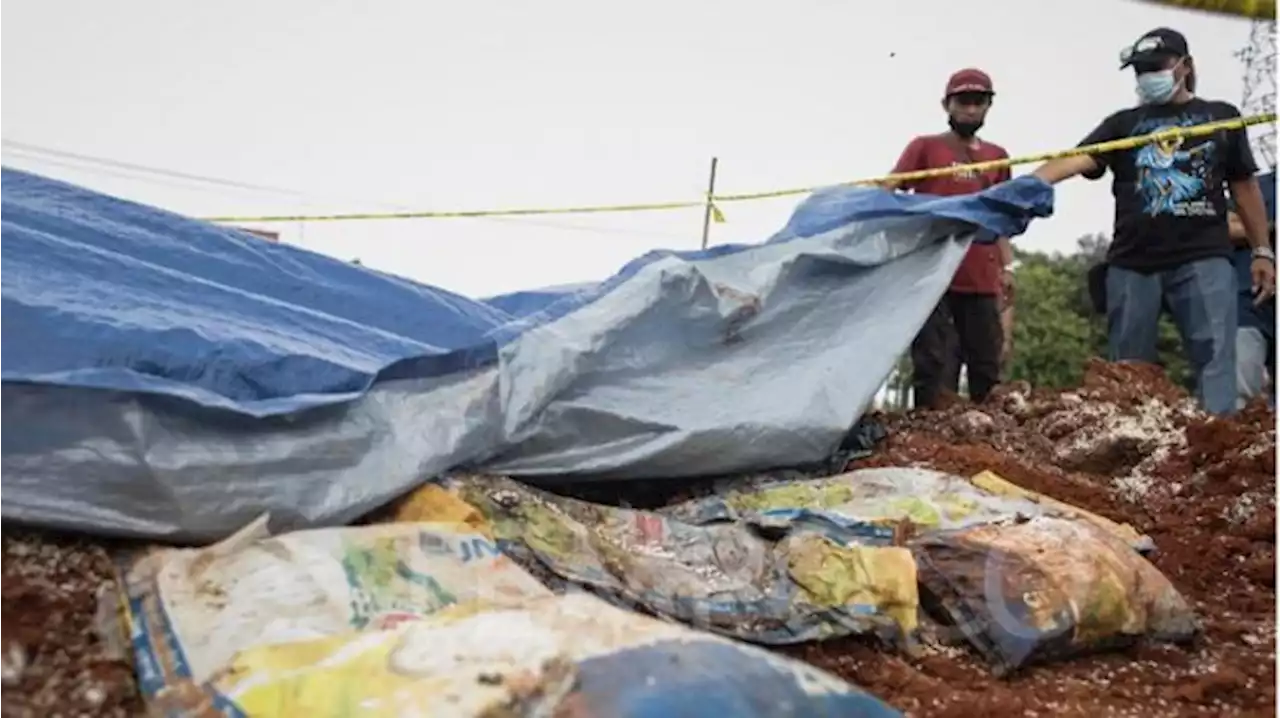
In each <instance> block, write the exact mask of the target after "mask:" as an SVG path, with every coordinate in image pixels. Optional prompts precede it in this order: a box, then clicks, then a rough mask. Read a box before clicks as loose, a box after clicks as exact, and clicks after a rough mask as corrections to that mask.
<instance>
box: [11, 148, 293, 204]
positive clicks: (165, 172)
mask: <svg viewBox="0 0 1280 718" xmlns="http://www.w3.org/2000/svg"><path fill="white" fill-rule="evenodd" d="M0 142H2V143H3V146H4V147H7V148H11V149H14V150H18V151H19V152H25V153H27V154H34V155H37V156H39V155H48V156H50V157H55V158H61V159H65V160H75V161H78V162H85V163H88V164H96V165H101V166H104V167H110V168H114V169H120V170H129V171H133V172H144V173H147V174H153V175H159V176H163V177H171V178H174V179H182V180H187V181H189V182H203V183H206V184H212V185H218V186H222V187H231V188H235V189H241V190H248V191H251V192H269V193H274V194H285V195H291V196H294V197H310V196H311V195H309V194H308V193H305V192H299V191H297V190H292V189H288V188H285V187H272V186H271V185H261V184H253V183H250V182H240V181H237V180H228V179H222V178H220V177H209V176H207V175H198V174H194V173H191V172H180V171H178V170H171V169H166V168H163V167H151V166H148V165H143V164H138V163H136V162H125V161H122V160H114V159H111V158H108V157H95V156H93V155H86V154H81V153H79V152H68V151H66V150H58V149H54V148H52V147H41V146H39V145H32V144H28V143H25V142H17V141H14V140H2V141H0Z"/></svg>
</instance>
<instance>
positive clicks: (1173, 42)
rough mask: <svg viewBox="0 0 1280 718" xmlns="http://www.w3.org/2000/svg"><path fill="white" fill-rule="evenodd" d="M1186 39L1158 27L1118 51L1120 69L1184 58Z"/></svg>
mask: <svg viewBox="0 0 1280 718" xmlns="http://www.w3.org/2000/svg"><path fill="white" fill-rule="evenodd" d="M1189 54H1191V53H1190V51H1189V50H1188V49H1187V38H1186V37H1184V36H1183V35H1182V33H1180V32H1178V31H1177V30H1172V29H1170V28H1167V27H1158V28H1156V29H1154V30H1152V31H1151V32H1148V33H1146V34H1145V35H1143V36H1142V37H1140V38H1138V39H1137V41H1135V42H1134V43H1133V44H1132V45H1130V46H1128V47H1126V48H1125V49H1123V50H1121V51H1120V69H1121V70H1123V69H1125V68H1126V67H1129V66H1130V65H1133V64H1134V63H1139V64H1146V63H1152V62H1159V61H1161V60H1163V59H1165V58H1167V57H1186V56H1187V55H1189Z"/></svg>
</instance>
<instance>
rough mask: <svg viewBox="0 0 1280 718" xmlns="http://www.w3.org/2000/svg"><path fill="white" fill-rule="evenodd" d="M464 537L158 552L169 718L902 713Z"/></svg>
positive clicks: (398, 535) (137, 599) (446, 528)
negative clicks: (547, 578) (538, 576)
mask: <svg viewBox="0 0 1280 718" xmlns="http://www.w3.org/2000/svg"><path fill="white" fill-rule="evenodd" d="M485 546H492V544H491V542H489V540H488V539H487V538H486V537H484V536H483V534H470V533H466V532H465V530H464V529H463V525H461V524H457V523H453V524H389V525H380V526H369V527H361V528H348V529H331V530H318V531H308V532H301V533H295V534H289V535H285V536H279V537H268V536H265V535H263V533H262V528H261V524H256V525H254V526H251V527H250V528H249V529H246V530H245V531H242V532H241V533H239V534H237V535H236V536H234V537H233V538H232V539H228V540H227V541H225V542H223V543H221V544H218V545H215V546H212V547H210V548H207V549H200V550H160V551H154V552H151V553H149V554H147V555H145V556H143V557H141V558H140V559H137V560H135V561H133V562H132V563H131V565H130V567H129V569H128V571H127V575H126V583H125V585H126V590H127V591H128V599H129V600H128V603H127V606H128V610H127V612H126V613H127V616H128V619H129V623H130V629H131V631H130V633H131V637H132V643H133V647H134V651H135V654H136V658H137V670H138V678H139V684H140V686H141V688H142V691H143V694H144V697H145V698H146V700H147V702H148V707H149V708H150V709H151V713H152V714H154V715H166V716H197V715H198V716H207V715H222V716H255V717H263V718H266V717H275V716H280V717H282V718H283V717H292V716H309V717H310V716H314V717H316V718H323V717H325V716H334V717H335V718H336V717H337V716H344V717H345V716H352V715H363V716H371V717H383V716H387V717H389V716H433V717H434V716H440V717H444V718H449V717H456V718H481V717H484V718H495V717H497V716H502V717H504V718H520V717H528V718H533V717H534V716H549V715H580V716H617V717H618V718H665V717H666V716H670V715H679V714H681V712H686V713H687V712H691V713H692V714H694V715H733V716H745V717H747V718H752V717H756V716H758V717H759V718H765V717H766V716H774V715H791V716H814V717H815V718H817V717H818V716H836V715H838V716H854V717H856V716H869V717H880V716H897V715H899V714H898V713H897V712H896V711H894V710H893V709H891V708H889V707H887V706H885V705H884V704H883V703H881V702H880V701H878V700H877V699H875V698H874V697H872V696H869V695H867V694H866V693H864V692H863V691H861V690H859V689H857V688H855V687H853V686H851V685H849V684H847V683H845V682H843V681H841V680H839V679H838V678H835V677H833V676H831V675H829V674H826V673H823V672H822V671H819V670H817V669H814V668H811V667H809V666H807V665H805V664H802V663H798V662H795V661H791V660H789V659H786V658H783V657H781V656H776V655H773V654H770V653H767V652H764V651H761V650H759V649H754V648H751V647H748V646H744V645H739V644H735V643H732V642H730V641H727V640H725V639H720V638H717V637H715V636H711V635H709V634H700V633H697V632H695V631H692V630H690V629H688V628H685V627H682V626H678V625H676V624H671V623H666V622H662V621H658V620H655V619H651V618H646V617H642V616H638V615H635V614H631V613H628V612H626V611H622V610H619V609H616V608H613V607H611V606H609V605H607V604H605V603H604V602H602V601H600V600H599V599H597V598H594V597H592V596H589V595H586V594H581V593H573V594H569V595H565V596H553V595H551V594H550V593H549V592H548V591H547V590H546V589H544V588H543V587H542V586H540V585H539V584H538V583H537V582H536V581H535V580H534V579H533V578H532V577H531V576H529V575H528V574H527V573H525V572H524V571H523V570H521V569H520V568H518V567H517V566H514V565H513V564H512V563H511V562H510V561H509V560H508V559H505V558H504V557H502V556H501V555H495V554H494V553H493V552H492V551H491V550H489V549H488V548H482V547H485Z"/></svg>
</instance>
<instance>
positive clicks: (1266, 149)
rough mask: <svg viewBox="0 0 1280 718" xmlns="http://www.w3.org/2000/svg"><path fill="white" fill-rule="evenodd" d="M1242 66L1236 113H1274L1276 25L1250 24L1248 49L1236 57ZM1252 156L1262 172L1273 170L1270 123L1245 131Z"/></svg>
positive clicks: (1273, 139) (1273, 129)
mask: <svg viewBox="0 0 1280 718" xmlns="http://www.w3.org/2000/svg"><path fill="white" fill-rule="evenodd" d="M1236 57H1238V58H1240V61H1241V62H1243V63H1244V100H1243V101H1242V102H1241V103H1240V112H1241V113H1242V114H1243V115H1244V116H1245V117H1248V116H1250V115H1258V114H1262V113H1264V112H1275V111H1276V21H1275V20H1254V21H1253V26H1252V28H1251V29H1250V31H1249V45H1248V47H1245V48H1244V49H1243V50H1240V51H1239V52H1237V53H1236ZM1249 140H1250V142H1251V143H1252V145H1253V154H1254V157H1256V158H1257V160H1258V164H1259V166H1260V169H1262V170H1263V171H1266V170H1269V169H1273V168H1275V166H1276V127H1275V124H1274V123H1265V124H1261V125H1254V126H1253V127H1251V128H1250V130H1249Z"/></svg>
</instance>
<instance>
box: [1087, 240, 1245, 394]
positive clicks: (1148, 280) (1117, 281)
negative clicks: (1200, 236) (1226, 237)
mask: <svg viewBox="0 0 1280 718" xmlns="http://www.w3.org/2000/svg"><path fill="white" fill-rule="evenodd" d="M1162 302H1163V303H1167V304H1168V307H1169V311H1170V312H1171V313H1172V314H1173V321H1174V324H1176V325H1177V327H1178V333H1179V334H1180V335H1182V345H1183V347H1184V348H1185V349H1186V353H1187V359H1188V361H1190V362H1191V368H1192V371H1194V372H1195V374H1196V395H1197V398H1198V399H1199V400H1200V406H1201V407H1203V408H1204V410H1205V411H1207V412H1209V413H1211V414H1230V413H1232V412H1233V411H1235V408H1236V311H1237V308H1236V277H1235V272H1234V270H1233V269H1232V267H1231V262H1230V261H1228V260H1227V259H1226V258H1225V257H1214V258H1212V259H1202V260H1200V261H1197V262H1188V263H1187V264H1184V265H1182V266H1180V267H1176V268H1174V269H1169V270H1166V271H1163V272H1154V273H1152V274H1142V273H1140V272H1135V271H1132V270H1129V269H1123V268H1121V267H1115V266H1112V267H1108V268H1107V343H1108V345H1109V349H1110V359H1111V361H1126V360H1139V361H1145V362H1152V363H1154V362H1155V361H1156V360H1157V354H1156V339H1157V333H1158V326H1159V321H1160V309H1161V305H1162Z"/></svg>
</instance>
